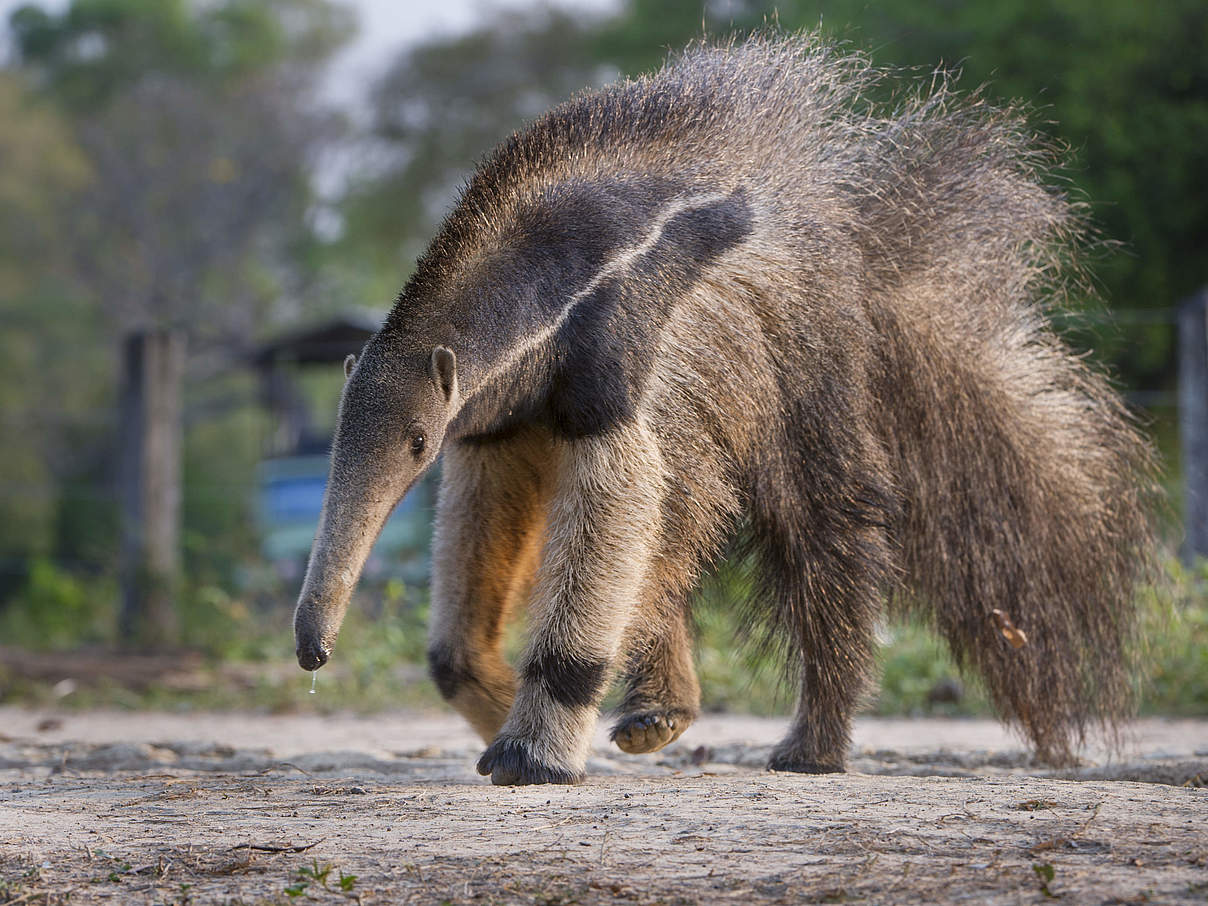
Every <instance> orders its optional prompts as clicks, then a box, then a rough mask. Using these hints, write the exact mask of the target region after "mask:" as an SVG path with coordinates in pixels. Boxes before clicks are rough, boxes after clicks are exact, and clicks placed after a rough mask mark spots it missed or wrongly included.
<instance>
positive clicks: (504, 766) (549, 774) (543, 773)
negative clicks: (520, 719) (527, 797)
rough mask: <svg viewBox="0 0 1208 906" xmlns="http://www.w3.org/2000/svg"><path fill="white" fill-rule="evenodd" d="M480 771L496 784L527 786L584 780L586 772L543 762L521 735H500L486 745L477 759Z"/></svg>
mask: <svg viewBox="0 0 1208 906" xmlns="http://www.w3.org/2000/svg"><path fill="white" fill-rule="evenodd" d="M478 773H479V774H483V775H487V774H489V775H490V777H491V783H493V784H495V785H496V786H526V785H528V784H530V783H566V784H570V783H582V782H583V776H584V775H583V772H582V771H573V770H570V769H568V768H564V767H558V766H555V765H548V764H542V763H541V762H540V761H538V760H537V759H536V758H535V757H534V756H533V754H532V752H531V751H530V750H529V746H528V743H526V742H525V741H524V740H522V739H512V738H509V737H506V736H501V737H499V738H498V739H496V740H495V741H494V742H493V743H491V744H490V745H489V746H487V750H486V751H485V752H483V753H482V757H481V758H480V759H478Z"/></svg>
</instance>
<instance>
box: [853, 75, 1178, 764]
mask: <svg viewBox="0 0 1208 906" xmlns="http://www.w3.org/2000/svg"><path fill="white" fill-rule="evenodd" d="M881 132H882V135H883V136H884V141H883V142H882V143H881V145H880V148H879V151H878V154H877V159H878V161H879V164H880V174H881V176H880V177H878V178H876V180H875V185H874V186H873V187H872V189H873V190H872V191H869V192H868V194H867V195H866V196H865V199H866V200H865V203H864V205H863V213H864V220H863V222H862V225H861V234H862V237H863V244H864V246H865V248H866V250H867V249H876V250H877V254H876V255H875V256H873V260H877V261H879V262H881V264H880V267H879V282H880V286H881V291H880V292H879V293H877V294H876V301H875V303H874V304H873V306H872V312H873V318H874V320H875V321H876V323H877V326H878V328H879V333H880V336H881V340H882V342H883V344H884V346H883V349H882V353H881V356H880V361H881V366H882V367H881V374H880V376H879V380H878V382H877V386H876V391H875V392H876V394H877V396H878V398H879V400H880V403H881V406H880V407H879V408H880V411H881V412H882V413H883V417H884V419H885V421H886V424H885V426H884V430H883V436H884V437H886V438H890V439H891V446H892V447H893V449H891V451H890V452H891V457H892V459H893V471H894V479H895V483H896V485H897V487H898V489H899V491H900V493H901V500H902V512H901V516H900V523H899V526H898V528H897V531H896V532H894V533H893V534H894V536H895V540H896V542H897V544H898V545H899V556H900V561H899V562H900V565H901V568H902V579H903V582H902V588H901V590H900V592H899V593H897V594H896V595H895V603H896V605H897V607H898V608H899V609H900V610H907V611H914V612H917V613H921V614H923V615H925V616H926V617H928V618H929V619H930V620H932V621H933V623H934V626H935V627H936V629H937V630H938V631H939V632H940V633H941V634H942V636H943V637H944V638H946V639H947V641H948V643H949V645H950V646H951V649H952V652H953V654H954V656H955V658H956V660H957V662H958V663H959V664H960V665H961V666H962V667H966V668H973V669H975V670H976V671H977V672H978V673H979V674H980V675H981V677H982V678H983V680H984V682H985V686H986V688H987V690H988V691H989V694H990V696H991V698H992V699H993V701H994V703H995V704H996V706H997V707H998V708H999V710H1000V712H1001V713H1002V715H1003V716H1004V717H1005V718H1007V719H1008V720H1011V721H1013V722H1015V723H1017V724H1018V725H1019V726H1020V727H1021V728H1022V729H1023V730H1024V731H1025V732H1026V733H1027V735H1028V736H1029V737H1030V738H1031V740H1032V741H1033V743H1034V744H1035V747H1036V752H1037V755H1038V757H1040V758H1041V759H1043V760H1045V761H1048V762H1051V763H1068V762H1070V761H1071V760H1072V759H1073V757H1074V755H1073V753H1074V749H1075V747H1076V746H1077V745H1078V744H1079V743H1081V742H1082V741H1083V738H1084V736H1085V734H1086V732H1087V730H1088V729H1092V728H1098V729H1102V730H1105V731H1107V733H1108V735H1109V736H1114V731H1115V729H1116V727H1117V725H1118V722H1119V720H1120V719H1122V718H1123V717H1126V716H1127V715H1129V714H1130V713H1131V708H1132V703H1133V694H1132V691H1133V679H1134V676H1135V673H1134V670H1133V667H1134V658H1135V649H1136V644H1135V643H1136V628H1137V603H1138V602H1137V594H1138V585H1139V583H1140V582H1142V581H1143V580H1144V579H1145V578H1146V577H1147V574H1148V572H1149V571H1150V570H1151V568H1152V564H1153V560H1154V553H1153V552H1154V549H1155V548H1154V543H1153V537H1152V532H1153V524H1152V518H1153V517H1152V514H1153V512H1154V510H1155V498H1156V488H1155V482H1154V480H1153V475H1154V463H1153V461H1152V458H1151V457H1152V454H1151V448H1150V446H1149V444H1148V442H1147V441H1146V440H1145V439H1144V438H1143V436H1142V435H1141V433H1140V432H1139V431H1138V430H1137V427H1136V425H1135V423H1134V421H1133V419H1132V417H1131V416H1130V414H1129V413H1128V411H1127V410H1126V408H1125V406H1124V404H1123V403H1122V401H1121V399H1120V397H1119V396H1118V394H1117V393H1116V392H1114V391H1113V390H1112V388H1111V387H1110V386H1109V385H1108V383H1107V381H1106V380H1105V379H1104V378H1103V377H1102V376H1101V375H1099V374H1097V373H1096V372H1094V371H1093V370H1092V369H1090V368H1089V367H1087V365H1086V364H1085V362H1084V361H1083V360H1082V359H1081V358H1079V357H1078V356H1076V355H1074V354H1073V353H1072V352H1071V351H1070V350H1069V349H1068V348H1067V347H1066V346H1065V344H1064V343H1063V341H1062V340H1061V339H1060V338H1059V337H1058V336H1057V335H1056V334H1055V333H1054V331H1053V329H1052V327H1051V326H1050V325H1049V323H1048V321H1047V318H1046V314H1047V312H1046V308H1048V307H1049V306H1050V305H1052V304H1053V301H1054V300H1060V299H1061V298H1062V296H1063V293H1064V290H1065V289H1066V288H1067V287H1068V286H1069V285H1071V281H1077V282H1076V283H1075V284H1074V285H1078V286H1084V285H1085V284H1084V283H1083V282H1082V281H1081V280H1080V278H1079V273H1078V267H1077V262H1076V261H1075V260H1074V259H1075V258H1076V255H1077V250H1078V248H1079V246H1080V243H1081V238H1082V233H1083V228H1082V226H1083V225H1082V221H1081V217H1080V213H1079V211H1078V209H1077V207H1076V206H1074V205H1072V204H1071V203H1070V202H1069V200H1068V199H1067V197H1066V196H1065V194H1064V193H1062V192H1060V191H1058V190H1056V189H1055V188H1054V187H1053V186H1052V180H1051V176H1049V174H1050V173H1051V172H1052V164H1053V163H1054V158H1053V156H1052V155H1050V154H1049V153H1048V152H1047V151H1046V150H1045V149H1044V148H1043V147H1042V146H1041V143H1039V142H1038V141H1037V140H1036V139H1035V137H1034V136H1032V135H1030V134H1029V132H1028V130H1027V129H1026V126H1025V124H1024V120H1023V118H1022V117H1021V116H1019V115H1018V114H1017V113H1016V112H1015V111H1012V110H998V109H994V108H992V107H989V106H987V105H985V104H983V103H981V102H980V101H979V100H978V99H977V98H976V97H975V98H973V99H971V100H964V101H954V100H953V99H952V97H951V96H950V94H949V93H948V91H947V89H946V88H945V87H943V86H939V87H933V88H932V89H931V90H929V91H928V92H926V93H925V96H924V97H922V98H920V99H919V100H917V101H915V102H912V103H909V104H907V105H906V106H905V107H904V108H903V109H900V110H898V111H897V112H896V114H895V116H894V117H892V118H891V119H887V120H886V121H885V125H884V128H883V129H882V130H881ZM1012 627H1014V629H1015V630H1018V631H1013V630H1012ZM1020 633H1022V635H1020ZM1008 636H1009V637H1010V640H1009V639H1008V638H1007V637H1008ZM1025 639H1026V642H1025ZM1012 640H1013V642H1014V644H1012Z"/></svg>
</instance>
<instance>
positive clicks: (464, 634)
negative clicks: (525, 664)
mask: <svg viewBox="0 0 1208 906" xmlns="http://www.w3.org/2000/svg"><path fill="white" fill-rule="evenodd" d="M548 456H549V449H548V442H547V441H546V440H545V439H544V438H542V437H540V436H527V435H526V436H523V437H519V438H510V439H508V440H506V441H499V442H493V443H473V444H466V443H460V444H453V445H451V446H450V447H449V448H447V449H446V451H445V454H444V462H443V468H442V477H441V487H440V499H439V504H438V507H437V517H436V536H435V539H434V541H433V550H432V620H431V630H430V634H429V643H428V664H429V668H430V670H431V673H432V678H433V679H434V680H435V682H436V686H437V688H438V689H439V690H440V693H441V695H442V696H444V698H445V699H446V700H447V701H448V702H449V703H450V704H451V705H452V706H453V707H454V708H456V709H457V710H458V711H459V712H460V713H461V714H462V715H463V716H464V717H465V718H466V720H468V721H469V722H470V725H471V726H472V727H473V728H474V729H475V730H476V731H477V732H478V734H479V735H480V736H481V737H482V738H483V740H484V741H486V742H490V741H491V740H492V739H494V738H495V735H496V734H497V733H498V732H499V728H500V727H502V726H503V722H504V720H505V719H506V718H507V714H508V711H509V710H510V709H511V707H512V699H513V697H514V695H515V689H516V677H515V673H514V672H513V670H512V668H511V667H510V666H508V664H507V663H506V662H505V661H504V658H503V654H502V650H501V644H502V634H503V627H504V624H505V622H506V619H507V616H508V614H509V613H510V612H511V611H512V610H513V609H514V608H515V607H516V606H517V605H518V604H519V603H520V602H521V601H522V600H523V598H524V596H525V595H526V594H527V593H528V589H529V587H530V585H531V584H532V576H533V573H534V571H535V570H536V566H537V559H538V556H539V553H540V545H541V535H542V527H543V525H544V519H545V490H544V487H543V482H544V476H545V475H546V469H547V463H546V458H547V457H548Z"/></svg>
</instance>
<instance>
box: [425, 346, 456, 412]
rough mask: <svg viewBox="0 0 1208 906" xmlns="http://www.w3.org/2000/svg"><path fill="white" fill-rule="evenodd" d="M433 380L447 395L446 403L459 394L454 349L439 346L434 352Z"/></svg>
mask: <svg viewBox="0 0 1208 906" xmlns="http://www.w3.org/2000/svg"><path fill="white" fill-rule="evenodd" d="M431 371H432V380H434V381H436V386H437V387H439V388H440V391H441V393H443V394H444V395H445V400H446V402H447V401H448V400H451V399H453V394H455V393H456V392H457V356H455V355H453V350H452V349H447V348H446V347H444V346H437V347H436V348H435V349H433V350H432V366H431Z"/></svg>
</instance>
